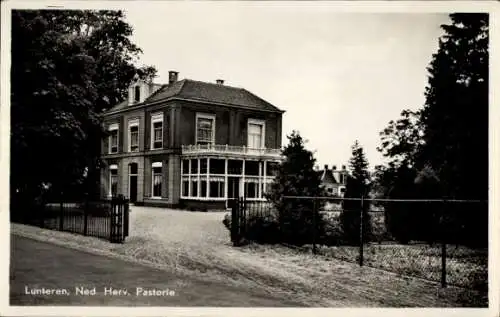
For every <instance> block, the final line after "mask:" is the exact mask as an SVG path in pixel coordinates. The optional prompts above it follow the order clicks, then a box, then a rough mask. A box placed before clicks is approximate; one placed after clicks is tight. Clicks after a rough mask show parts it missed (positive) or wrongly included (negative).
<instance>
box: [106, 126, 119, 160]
mask: <svg viewBox="0 0 500 317" xmlns="http://www.w3.org/2000/svg"><path fill="white" fill-rule="evenodd" d="M108 131H109V153H118V123H115V124H112V125H110V126H109V128H108Z"/></svg>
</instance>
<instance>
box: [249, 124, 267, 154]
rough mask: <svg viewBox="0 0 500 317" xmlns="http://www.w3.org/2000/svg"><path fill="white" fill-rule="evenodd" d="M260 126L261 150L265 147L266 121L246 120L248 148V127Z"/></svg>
mask: <svg viewBox="0 0 500 317" xmlns="http://www.w3.org/2000/svg"><path fill="white" fill-rule="evenodd" d="M251 124H254V125H260V126H261V127H262V135H261V139H260V148H261V149H263V148H265V147H266V121H264V120H259V119H248V122H247V147H250V145H249V143H250V138H249V133H250V125H251Z"/></svg>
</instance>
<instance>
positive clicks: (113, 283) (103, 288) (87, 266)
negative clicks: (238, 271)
mask: <svg viewBox="0 0 500 317" xmlns="http://www.w3.org/2000/svg"><path fill="white" fill-rule="evenodd" d="M42 288H44V289H46V290H53V292H54V293H53V294H46V295H32V294H26V293H30V292H35V290H40V289H42ZM10 304H11V305H15V306H19V305H30V306H34V305H67V306H70V305H79V306H86V305H89V306H91V305H92V306H96V305H106V306H235V307H242V306H250V307H257V306H266V307H280V306H299V304H297V303H294V302H293V301H291V300H287V299H284V298H276V297H272V296H269V294H262V293H261V294H258V293H256V292H251V291H248V290H246V289H244V288H241V287H240V288H238V287H234V286H228V285H223V284H220V283H213V282H212V283H209V282H205V281H200V280H196V279H190V278H186V277H179V276H176V275H175V274H172V273H168V272H165V271H163V270H158V269H151V268H149V267H145V266H142V265H139V264H131V263H128V262H124V261H121V260H117V259H112V258H108V257H104V256H98V255H91V254H88V253H84V252H82V251H77V250H72V249H69V248H65V247H60V246H56V245H53V244H49V243H43V242H38V241H35V240H31V239H27V238H22V237H17V236H15V235H13V236H12V240H11V266H10Z"/></svg>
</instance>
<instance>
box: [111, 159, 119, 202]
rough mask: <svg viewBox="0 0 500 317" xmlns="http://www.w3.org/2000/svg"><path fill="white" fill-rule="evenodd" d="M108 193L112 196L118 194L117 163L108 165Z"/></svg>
mask: <svg viewBox="0 0 500 317" xmlns="http://www.w3.org/2000/svg"><path fill="white" fill-rule="evenodd" d="M109 194H110V196H113V197H114V196H116V195H117V194H118V165H111V166H110V167H109Z"/></svg>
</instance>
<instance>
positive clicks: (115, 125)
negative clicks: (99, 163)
mask: <svg viewBox="0 0 500 317" xmlns="http://www.w3.org/2000/svg"><path fill="white" fill-rule="evenodd" d="M111 131H116V152H111V148H112V146H111V140H112V139H113V136H112V135H110V136H109V139H108V153H109V154H116V153H118V152H120V127H119V125H118V123H113V124H110V125H109V126H108V132H111Z"/></svg>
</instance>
